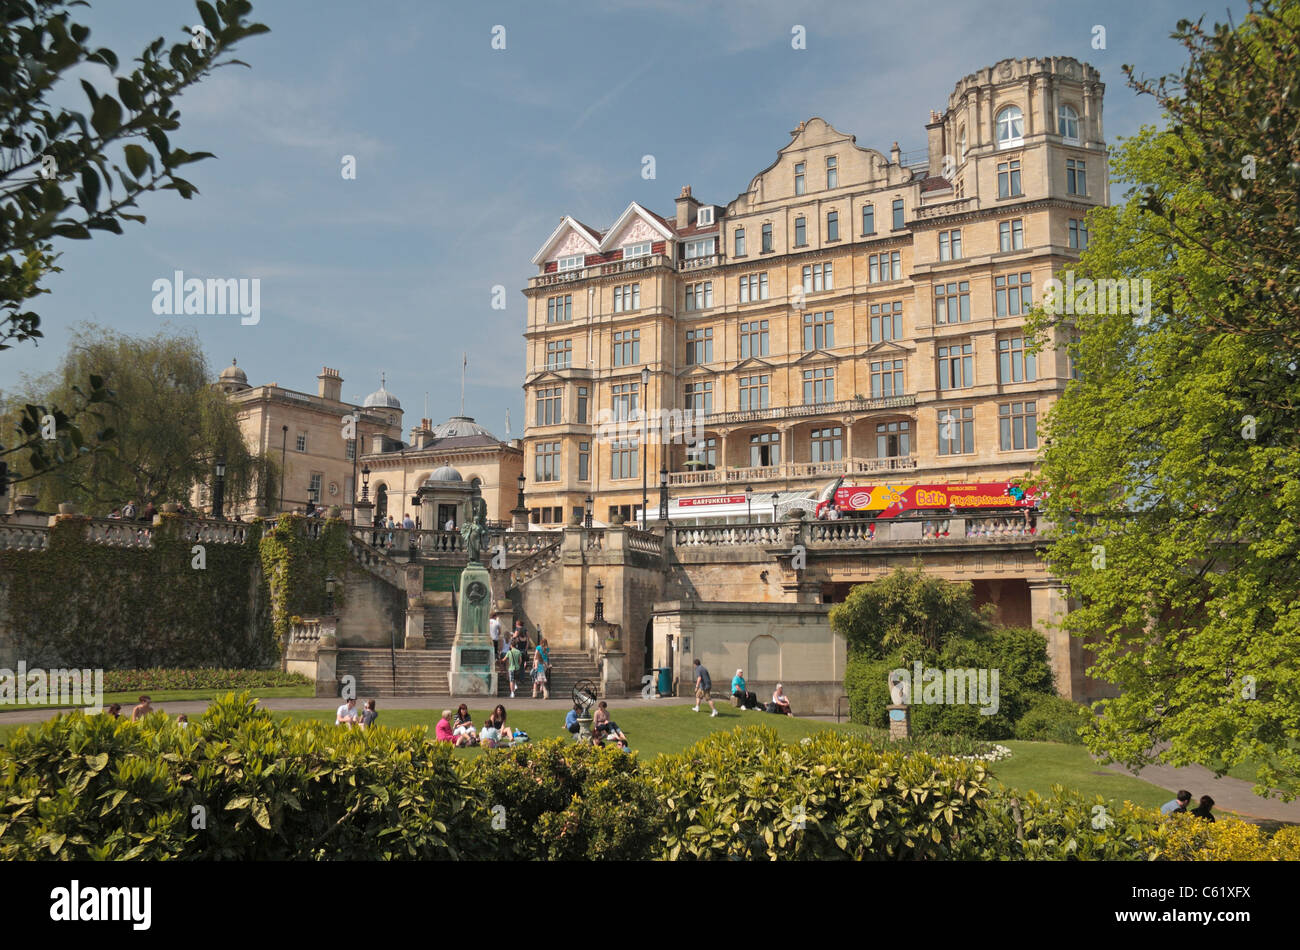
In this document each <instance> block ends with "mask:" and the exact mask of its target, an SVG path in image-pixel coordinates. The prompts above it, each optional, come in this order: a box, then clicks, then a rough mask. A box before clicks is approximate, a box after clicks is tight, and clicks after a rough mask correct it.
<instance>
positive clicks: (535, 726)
mask: <svg viewBox="0 0 1300 950" xmlns="http://www.w3.org/2000/svg"><path fill="white" fill-rule="evenodd" d="M297 688H298V687H286V689H297ZM258 694H259V696H260V697H263V698H266V697H269V696H271V695H273V692H272V691H271V690H258ZM152 695H153V696H154V698H155V699H160V698H162V696H163V694H162V693H161V692H160V693H156V694H152ZM166 698H171V699H180V698H205V697H203V696H196V697H191V696H190V695H188V694H187V695H185V696H184V697H182V696H171V695H168V696H167V697H166ZM489 711H490V710H489V709H488V708H487V707H477V706H476V707H473V708H471V709H470V715H471V716H472V717H473V719H474V722H475V723H478V724H481V723H482V722H483V720H484V719H486V718H487V714H488V712H489ZM567 711H568V707H567V706H565V705H564V704H562V703H557V704H556V705H555V708H554V709H550V710H535V711H523V710H518V711H516V712H512V713H510V716H509V719H508V722H509V724H510V726H511V727H512V728H516V729H522V730H524V731H525V732H527V733H528V735H529V736H530V737H531V738H532V739H533V740H538V739H545V738H550V737H555V736H558V737H561V738H568V736H569V734H568V733H567V732H566V731H565V730H564V715H565V713H566V712H567ZM441 713H442V711H441V710H440V709H382V708H381V709H380V711H379V725H382V726H388V727H392V728H403V727H409V726H424V727H426V728H428V730H429V732H430V734H432V732H433V728H434V725H435V724H436V723H437V721H438V717H439V716H440V715H441ZM276 715H280V716H286V717H288V718H290V719H299V720H315V721H317V722H332V721H333V719H334V712H333V710H319V711H316V710H295V711H288V712H278V713H276ZM612 716H613V719H614V721H615V722H616V723H618V725H619V727H620V728H621V729H622V730H623V731H624V732H625V733H626V734H627V737H628V740H629V741H630V742H631V744H632V748H633V749H634V750H636V751H637V752H638V753H639V754H640V755H641V757H642V758H649V757H653V756H657V755H659V754H661V753H665V752H680V751H681V750H682V749H685V748H687V747H688V746H690V745H693V744H694V743H695V742H697V741H699V740H700V739H702V738H704V737H705V736H706V735H708V734H709V733H711V732H716V731H717V730H719V729H721V730H731V729H734V728H736V727H737V726H744V725H764V726H769V727H771V728H772V729H775V730H776V732H777V734H778V735H779V736H780V737H781V738H782V739H784V740H785V741H787V742H794V741H797V740H798V739H801V738H803V737H804V736H806V735H810V734H812V733H815V732H820V731H822V730H826V729H831V730H836V731H841V732H859V731H861V730H860V729H859V728H858V727H856V726H854V725H851V724H848V723H833V722H823V721H820V720H814V719H791V718H789V717H786V716H769V715H764V714H762V713H757V712H740V711H739V710H736V709H734V708H732V707H730V706H722V705H719V707H718V716H717V717H716V718H714V717H711V716H709V715H708V713H707V712H699V713H696V712H691V707H690V706H662V707H659V708H646V707H628V708H617V707H616V708H614V709H613V710H612ZM18 728H20V727H19V726H16V725H8V724H5V723H4V719H3V716H0V742H7V741H8V737H9V736H10V735H12V733H13V732H14V730H15V729H18ZM1002 744H1003V745H1005V746H1007V747H1008V748H1009V749H1011V750H1012V751H1013V753H1014V754H1013V755H1012V756H1011V758H1009V759H1004V760H1003V761H1001V762H995V763H993V764H992V765H991V766H990V770H991V772H992V773H993V776H994V778H995V779H996V780H997V781H999V782H1001V783H1002V784H1003V785H1006V786H1010V787H1014V788H1019V789H1022V790H1028V789H1033V790H1034V791H1037V792H1038V793H1040V794H1043V795H1047V794H1050V793H1051V789H1052V785H1054V784H1060V785H1064V786H1065V787H1066V788H1072V789H1078V790H1079V791H1081V792H1083V793H1085V794H1087V795H1094V794H1096V795H1103V796H1105V797H1107V798H1112V799H1117V800H1125V799H1127V800H1128V801H1131V802H1133V803H1135V804H1138V805H1146V806H1158V805H1160V804H1161V803H1162V802H1166V801H1168V800H1169V798H1170V791H1169V790H1168V789H1162V788H1157V787H1156V786H1154V785H1152V784H1150V783H1149V782H1143V781H1141V780H1139V779H1135V778H1132V777H1131V776H1126V775H1121V774H1118V773H1114V772H1107V771H1105V770H1104V769H1103V768H1102V766H1100V765H1099V764H1097V763H1095V762H1093V761H1092V759H1091V758H1090V757H1089V755H1088V753H1087V751H1086V750H1085V749H1084V748H1083V747H1082V746H1072V745H1061V744H1059V743H1055V742H1020V741H1015V740H1007V741H1006V742H1004V743H1002ZM456 754H457V755H462V756H467V755H482V754H490V750H485V749H477V748H474V749H458V750H456Z"/></svg>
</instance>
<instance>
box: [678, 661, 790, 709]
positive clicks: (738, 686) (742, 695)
mask: <svg viewBox="0 0 1300 950" xmlns="http://www.w3.org/2000/svg"><path fill="white" fill-rule="evenodd" d="M731 696H732V698H733V699H734V700H735V701H736V705H737V706H739V707H740V708H741V709H754V710H762V711H764V712H770V713H776V714H777V715H778V716H793V715H794V710H793V709H792V708H791V706H790V697H789V696H787V695H786V694H785V687H784V686H782V685H781V684H780V683H777V684H776V689H774V690H773V691H772V701H771V702H770V703H768V704H767V705H766V706H760V705H759V702H758V697H757V696H755V695H754V693H752V692H751V691H750V689H749V687H748V686H747V685H746V683H745V671H744V670H736V675H735V676H733V677H732V678H731ZM700 703H708V704H709V709H711V710H713V711H712V712H711V713H710V714H709V715H711V716H716V715H717V714H718V709H717V707H716V706H714V705H713V677H711V676H710V675H709V669H708V667H706V666H705V665H704V664H703V663H701V662H700V661H699V660H696V661H695V706H694V707H693V708H694V710H695V712H699V711H700Z"/></svg>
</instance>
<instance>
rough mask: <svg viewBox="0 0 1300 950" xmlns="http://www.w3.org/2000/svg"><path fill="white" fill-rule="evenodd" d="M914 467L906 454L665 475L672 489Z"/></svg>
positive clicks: (911, 459) (891, 470) (782, 463)
mask: <svg viewBox="0 0 1300 950" xmlns="http://www.w3.org/2000/svg"><path fill="white" fill-rule="evenodd" d="M916 467H917V461H916V458H915V457H914V456H910V455H908V456H902V457H899V458H847V459H837V460H836V461H833V462H781V463H779V464H777V465H748V466H745V467H743V468H718V469H713V470H711V471H702V472H669V473H668V485H669V487H672V488H685V487H690V486H695V485H732V484H746V483H750V482H759V483H761V482H770V481H781V482H784V481H793V480H797V479H801V478H821V479H826V478H835V477H837V476H839V475H859V474H875V473H879V472H911V471H914V470H915V469H916Z"/></svg>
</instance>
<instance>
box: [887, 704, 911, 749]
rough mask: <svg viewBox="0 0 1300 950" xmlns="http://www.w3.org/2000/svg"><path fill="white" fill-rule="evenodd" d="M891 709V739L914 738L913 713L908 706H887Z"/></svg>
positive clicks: (892, 740)
mask: <svg viewBox="0 0 1300 950" xmlns="http://www.w3.org/2000/svg"><path fill="white" fill-rule="evenodd" d="M885 708H886V709H887V710H889V741H891V742H894V741H896V740H898V739H910V738H912V715H911V712H910V711H909V709H908V707H907V706H903V705H897V706H886V707H885Z"/></svg>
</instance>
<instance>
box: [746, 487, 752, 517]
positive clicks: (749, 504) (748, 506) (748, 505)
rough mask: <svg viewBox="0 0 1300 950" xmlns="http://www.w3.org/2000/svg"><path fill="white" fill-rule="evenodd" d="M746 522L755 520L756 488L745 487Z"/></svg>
mask: <svg viewBox="0 0 1300 950" xmlns="http://www.w3.org/2000/svg"><path fill="white" fill-rule="evenodd" d="M745 520H746V521H753V520H754V486H753V485H746V486H745Z"/></svg>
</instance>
